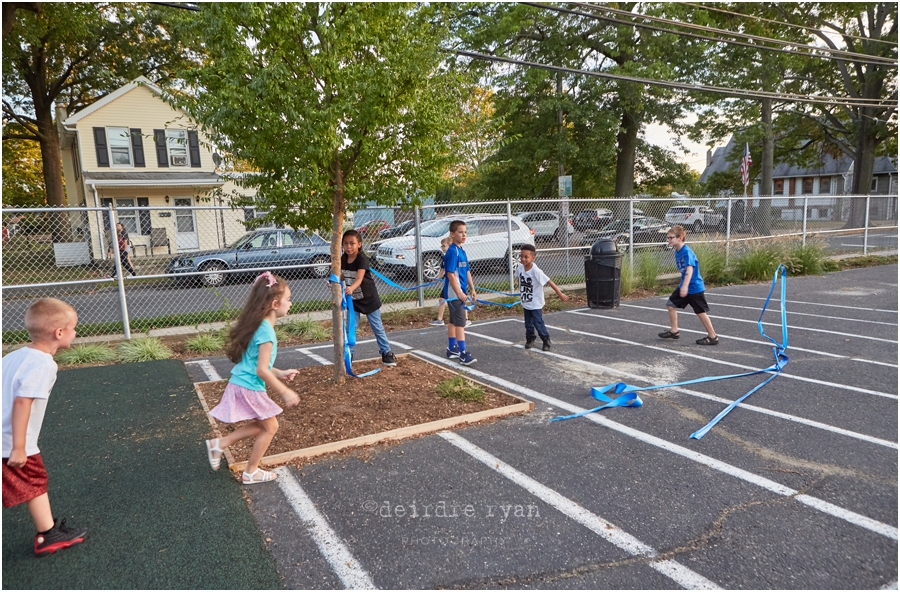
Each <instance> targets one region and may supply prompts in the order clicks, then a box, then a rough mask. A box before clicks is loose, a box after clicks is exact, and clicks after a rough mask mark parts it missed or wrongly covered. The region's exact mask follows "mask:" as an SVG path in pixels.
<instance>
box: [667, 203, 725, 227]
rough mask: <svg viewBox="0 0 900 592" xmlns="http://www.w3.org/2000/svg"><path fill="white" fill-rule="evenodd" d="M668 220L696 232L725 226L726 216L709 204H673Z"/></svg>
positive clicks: (668, 213)
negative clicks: (708, 205)
mask: <svg viewBox="0 0 900 592" xmlns="http://www.w3.org/2000/svg"><path fill="white" fill-rule="evenodd" d="M666 222H668V223H669V224H680V225H681V226H683V227H684V228H688V229H690V230H692V231H693V232H695V233H696V232H700V231H702V230H704V229H706V230H724V228H725V217H724V216H723V215H722V214H719V213H717V212H716V211H715V210H713V209H712V208H709V207H707V206H672V207H671V208H669V211H668V212H666Z"/></svg>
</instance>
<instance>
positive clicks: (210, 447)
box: [206, 438, 225, 471]
mask: <svg viewBox="0 0 900 592" xmlns="http://www.w3.org/2000/svg"><path fill="white" fill-rule="evenodd" d="M213 442H215V444H213ZM213 452H218V453H219V456H213ZM224 455H225V451H224V450H222V449H221V448H219V439H218V438H216V439H214V440H207V441H206V456H207V458H209V466H211V467H212V470H214V471H218V470H219V464H221V462H222V457H223V456H224Z"/></svg>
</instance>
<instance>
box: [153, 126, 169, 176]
mask: <svg viewBox="0 0 900 592" xmlns="http://www.w3.org/2000/svg"><path fill="white" fill-rule="evenodd" d="M153 139H154V140H155V141H156V164H157V165H159V166H161V167H166V168H168V167H169V159H168V156H167V155H166V130H158V129H155V130H153Z"/></svg>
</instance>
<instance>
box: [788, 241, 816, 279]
mask: <svg viewBox="0 0 900 592" xmlns="http://www.w3.org/2000/svg"><path fill="white" fill-rule="evenodd" d="M826 261H827V259H826V257H825V247H824V245H823V243H821V242H819V241H807V243H806V244H805V245H803V244H802V243H799V242H797V243H794V244H793V245H792V246H791V247H790V248H789V250H788V252H787V257H786V258H785V260H784V266H785V267H786V268H787V270H788V273H790V274H791V275H819V274H821V273H824V272H825V271H826V265H825V262H826Z"/></svg>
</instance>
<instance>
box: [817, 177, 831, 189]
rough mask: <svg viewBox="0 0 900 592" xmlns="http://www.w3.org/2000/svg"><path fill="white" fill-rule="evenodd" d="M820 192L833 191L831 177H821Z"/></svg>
mask: <svg viewBox="0 0 900 592" xmlns="http://www.w3.org/2000/svg"><path fill="white" fill-rule="evenodd" d="M819 193H831V177H822V178H820V179H819Z"/></svg>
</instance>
